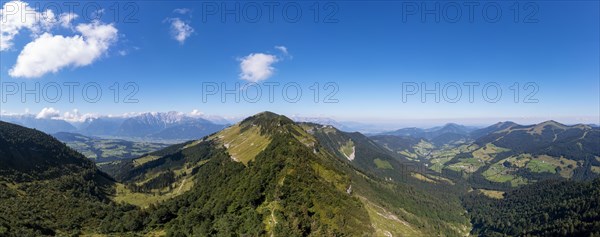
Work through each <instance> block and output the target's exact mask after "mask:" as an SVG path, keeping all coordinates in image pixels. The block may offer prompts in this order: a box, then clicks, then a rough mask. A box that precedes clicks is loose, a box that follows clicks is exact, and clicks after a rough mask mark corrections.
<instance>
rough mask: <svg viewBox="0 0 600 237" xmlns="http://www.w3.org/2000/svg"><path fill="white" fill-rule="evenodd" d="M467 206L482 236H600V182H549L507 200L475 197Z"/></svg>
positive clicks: (469, 198) (466, 199)
mask: <svg viewBox="0 0 600 237" xmlns="http://www.w3.org/2000/svg"><path fill="white" fill-rule="evenodd" d="M463 202H464V204H465V207H466V208H467V210H468V212H469V214H470V216H471V221H472V223H473V231H472V233H473V234H476V235H482V236H600V179H596V180H594V181H591V182H574V181H556V180H548V181H543V182H539V183H536V184H532V185H526V186H524V187H521V188H519V189H516V190H514V191H511V192H508V193H506V194H505V196H504V198H503V199H493V198H489V197H486V196H484V195H479V194H476V193H475V192H472V193H471V194H469V195H467V196H465V197H464V199H463Z"/></svg>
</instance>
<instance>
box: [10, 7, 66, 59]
mask: <svg viewBox="0 0 600 237" xmlns="http://www.w3.org/2000/svg"><path fill="white" fill-rule="evenodd" d="M55 23H56V19H55V15H54V13H53V12H52V11H51V10H50V9H48V10H46V11H45V12H38V11H36V9H34V8H32V7H30V6H29V4H28V3H26V2H22V1H10V2H7V3H5V4H4V5H3V6H2V8H1V9H0V51H4V50H8V49H10V48H11V47H12V46H13V39H14V38H15V36H17V35H18V34H19V32H20V31H21V30H22V29H29V30H30V31H31V33H32V34H33V35H34V36H35V35H37V34H39V33H40V31H42V30H48V29H50V28H51V27H52V26H53V25H54V24H55Z"/></svg>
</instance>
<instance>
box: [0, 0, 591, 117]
mask: <svg viewBox="0 0 600 237" xmlns="http://www.w3.org/2000/svg"><path fill="white" fill-rule="evenodd" d="M6 3H7V2H6V1H2V5H3V6H4V15H3V20H5V19H8V17H9V16H8V15H14V14H18V13H17V12H15V11H14V9H12V8H7V7H6V6H7V5H6ZM27 3H28V6H29V7H31V8H32V9H34V10H35V11H37V12H44V11H46V10H48V9H51V10H53V14H54V17H55V19H56V21H54V23H53V25H50V26H49V24H44V21H43V20H39V19H38V21H37V22H33V23H32V24H30V25H26V26H23V24H21V25H20V26H18V27H17V29H18V30H17V31H16V33H14V34H13V35H14V37H12V38H11V39H10V42H8V43H7V41H6V36H5V34H8V33H6V32H3V37H5V38H4V40H5V41H3V44H5V45H4V46H3V50H2V51H1V62H0V79H1V81H2V83H3V87H2V93H3V98H2V104H1V109H2V111H3V113H4V114H11V113H24V112H25V111H26V110H27V111H29V113H34V114H35V113H38V112H39V111H40V110H42V109H43V108H54V109H55V110H58V111H60V113H59V114H61V116H63V114H64V113H65V112H72V110H73V109H77V110H78V112H79V113H80V114H86V113H90V114H104V115H106V114H113V115H117V114H123V113H132V112H147V111H172V110H175V111H181V112H186V113H189V112H191V111H192V110H198V111H201V112H202V113H205V114H213V115H221V116H226V117H243V116H247V115H251V114H254V113H257V112H260V111H264V110H270V111H274V112H278V113H283V114H286V115H300V116H311V117H332V118H335V119H338V120H342V121H344V120H346V121H347V120H352V121H363V122H372V123H395V122H398V121H412V122H415V121H432V122H431V123H436V122H435V121H448V122H450V121H452V122H463V123H474V124H475V123H491V122H492V121H499V120H516V121H519V120H522V121H531V122H535V121H538V120H539V121H541V120H547V119H555V120H558V121H561V122H565V123H576V122H585V123H600V121H599V117H600V96H599V94H600V93H599V92H600V72H599V66H600V62H599V58H600V48H599V42H600V32H599V29H600V25H599V17H600V13H599V9H600V8H599V4H598V2H597V1H580V2H572V1H568V2H567V1H564V2H563V1H551V2H532V3H533V4H530V5H527V4H526V3H523V2H520V3H519V4H518V6H517V5H515V2H501V3H497V4H496V5H494V4H487V2H480V3H479V5H478V6H475V7H474V10H473V13H474V15H473V20H472V21H471V20H470V19H469V15H468V14H469V7H468V6H466V5H465V3H464V2H456V3H457V5H452V4H451V5H448V3H447V2H435V1H431V2H426V3H424V4H426V5H422V3H421V2H409V1H393V2H392V1H376V2H369V1H350V2H318V5H315V3H316V2H312V1H302V2H292V3H293V4H288V5H284V3H280V4H279V6H275V7H273V11H272V12H273V13H274V18H273V20H272V22H271V21H270V19H269V15H268V14H269V9H270V8H269V7H267V6H266V5H265V4H267V5H268V4H269V2H257V3H258V5H249V3H246V2H241V1H240V2H236V1H228V2H226V3H224V4H226V5H225V7H226V8H229V9H231V8H234V7H235V4H240V5H239V6H240V11H239V12H235V13H231V14H227V15H225V21H223V19H222V15H221V14H222V13H223V11H224V8H223V5H221V4H222V3H221V2H209V1H151V2H139V3H136V4H133V5H126V3H124V2H110V1H109V2H99V3H96V2H83V3H81V5H80V6H75V7H74V8H73V9H74V11H73V12H72V13H74V14H76V15H77V16H78V17H75V18H74V19H73V20H72V21H60V19H63V18H61V16H66V15H61V13H69V12H70V11H69V10H68V7H67V6H65V5H64V3H63V2H53V3H56V5H51V6H50V5H48V3H47V2H27ZM12 4H14V3H12ZM36 4H37V5H36ZM91 4H93V5H91ZM435 4H439V8H438V9H439V10H440V11H439V12H437V13H435V14H428V15H427V14H426V15H424V16H425V19H424V20H423V19H422V13H423V7H426V8H428V9H432V8H435ZM486 4H487V5H486ZM15 6H23V5H22V4H21V5H15ZM56 6H60V8H56ZM97 6H100V8H97ZM257 6H258V7H260V9H261V12H262V15H261V16H260V18H259V19H257V22H249V20H252V19H251V18H254V16H255V13H254V12H255V10H256V7H257ZM209 7H212V8H211V9H212V10H214V11H209V10H211V9H208V8H209ZM316 7H318V9H319V12H318V14H317V13H316V12H315V10H314V9H316ZM457 7H459V8H458V9H460V11H461V15H460V16H461V17H460V19H458V20H456V21H457V22H451V21H452V19H454V18H455V16H456V9H457ZM117 8H118V9H117ZM284 8H286V9H287V13H288V15H286V16H287V18H286V16H283V15H284V12H285V11H284ZM484 8H485V9H487V11H484V10H483V9H484ZM496 8H498V9H500V10H501V11H502V13H501V17H500V18H498V19H496V20H494V18H495V13H494V12H495V10H496ZM100 9H103V10H100ZM296 9H301V10H302V15H301V16H299V17H297V19H294V18H296V17H295V13H294V12H295V10H296ZM516 9H518V10H516ZM97 10H100V11H97ZM245 10H246V11H245ZM516 11H517V12H518V16H516V15H515V13H516ZM486 12H487V13H486ZM115 13H118V14H115ZM315 14H316V15H318V19H317V20H318V22H315V20H316V19H315ZM484 15H485V17H484ZM98 16H100V17H98ZM11 17H12V16H11ZM236 17H239V18H240V20H239V22H236V20H235V18H236ZM436 17H439V18H440V20H439V22H436V19H435V18H436ZM515 17H516V18H515ZM25 18H26V19H28V20H29V18H27V17H25ZM94 19H95V20H94ZM515 19H516V20H517V21H518V22H515ZM31 20H32V21H35V19H31ZM294 20H297V22H292V21H294ZM492 21H496V22H492ZM62 23H64V25H63V24H62ZM7 24H12V25H10V26H8V25H7ZM2 26H3V27H2V29H3V30H5V31H6V29H9V30H12V29H13V28H14V27H15V26H14V23H10V22H9V23H4V22H3V25H2ZM86 26H87V28H85V27H86ZM9 27H13V28H9ZM103 27H104V28H103ZM9 33H11V32H9ZM59 36H60V37H59ZM77 43H79V44H80V45H78V47H71V46H72V45H71V44H77ZM9 44H10V45H9ZM26 46H30V47H26ZM34 46H36V47H34ZM280 46H283V47H285V49H286V50H287V53H286V52H284V50H283V48H282V47H280ZM46 49H53V50H55V51H52V50H46ZM48 52H56V53H55V54H54V55H48ZM63 54H64V55H63ZM40 55H41V56H40ZM56 55H58V56H56ZM19 58H22V60H21V61H20V62H19V61H18V60H19ZM244 65H246V66H245V67H244ZM11 71H12V72H11ZM470 82H477V83H479V86H477V87H475V89H474V96H473V99H474V101H473V102H472V103H471V102H470V101H469V98H468V96H467V95H468V88H467V87H465V86H464V83H470ZM23 83H24V84H23ZM36 83H38V84H39V85H40V91H38V92H37V93H38V94H39V95H40V96H41V97H42V98H41V99H40V102H39V103H38V102H36V101H34V96H33V95H27V96H26V98H25V99H26V101H25V102H23V101H22V100H21V94H20V92H21V90H23V89H24V88H23V87H27V88H30V89H31V88H34V87H35V85H36ZM53 83H55V84H53ZM64 83H80V84H79V87H76V88H75V89H74V92H75V96H74V98H73V101H72V102H71V101H69V98H68V96H67V93H68V88H67V87H64V86H63V85H64ZM89 83H97V84H93V85H99V87H100V88H101V90H102V96H101V97H100V99H99V101H97V102H93V103H92V102H90V101H86V100H85V99H84V98H82V96H81V93H83V91H82V87H83V86H84V85H90V84H89ZM115 83H118V85H119V88H120V89H119V97H118V101H119V102H118V103H115V102H114V90H111V86H112V85H115ZM127 83H133V84H131V85H133V86H132V87H129V88H124V86H125V85H128V84H127ZM203 83H204V85H207V84H211V85H214V84H215V83H216V85H219V86H222V85H225V86H227V87H229V89H232V88H234V87H235V85H236V83H239V84H240V85H241V86H242V87H243V85H247V84H248V83H257V84H252V85H259V86H260V88H261V89H262V97H261V98H260V99H259V100H258V101H256V102H255V103H253V102H251V101H246V100H244V98H243V95H244V93H248V95H249V97H253V95H254V94H253V93H255V91H256V90H255V88H256V87H249V88H246V89H244V88H239V89H237V90H236V89H233V91H237V93H239V94H240V96H241V99H240V101H239V102H235V101H234V97H233V95H227V97H226V98H227V101H225V103H223V102H222V101H221V98H220V97H221V95H220V93H219V92H218V93H217V94H216V95H207V96H206V99H207V100H206V101H203ZM265 83H279V86H278V87H275V88H274V93H275V96H274V98H273V102H271V101H270V100H269V98H268V96H267V94H268V87H266V86H265ZM288 83H297V84H288ZM315 83H318V85H319V87H318V88H319V90H318V91H319V97H318V101H319V102H318V103H315V101H314V94H315V90H314V89H315V87H311V86H314V85H315ZM327 83H332V84H330V85H332V86H330V87H327V88H325V87H324V86H325V85H326V84H327ZM415 83H416V85H418V86H419V87H422V86H423V85H425V86H426V87H428V88H429V89H433V88H435V84H436V83H439V85H440V90H439V93H438V95H440V94H441V95H440V96H442V95H446V96H447V97H450V98H454V97H455V96H454V95H455V91H456V88H455V87H453V85H459V86H460V89H461V92H462V96H461V97H459V99H458V100H457V101H456V103H451V102H449V101H446V100H444V97H441V99H440V102H439V103H436V102H435V101H434V95H426V101H425V102H422V101H421V95H420V91H421V90H419V91H418V92H416V94H414V95H412V94H411V95H406V101H403V84H404V85H405V86H406V85H408V84H412V85H415ZM490 83H493V84H490ZM515 83H518V88H519V89H518V91H519V97H518V101H519V102H518V103H515V101H514V95H515V90H514V89H515V87H511V86H513V85H515ZM527 83H530V84H527ZM286 84H287V85H295V86H299V88H301V89H302V96H301V97H300V99H299V101H297V102H295V103H291V102H289V101H286V100H285V98H283V97H282V96H281V94H282V93H283V89H282V88H283V86H284V85H286ZM486 84H487V85H494V86H499V88H500V89H501V90H502V95H501V96H500V97H499V100H498V101H497V102H495V103H491V102H488V101H486V99H490V98H494V97H495V93H493V92H494V91H495V90H496V89H497V87H491V90H488V92H489V91H492V93H491V94H488V97H484V96H483V95H482V91H481V90H482V87H483V86H484V85H486ZM14 85H17V86H18V89H19V91H18V92H16V94H14V93H13V92H11V91H10V90H11V89H13V88H12V87H11V86H14ZM52 85H60V86H61V92H62V95H61V96H60V99H59V100H58V101H56V102H53V101H47V100H45V99H44V98H45V97H44V91H43V90H42V88H44V87H48V88H50V89H52V88H51V87H52ZM525 85H530V87H527V88H524V86H525ZM444 87H447V88H446V89H448V91H446V92H447V93H446V94H444V91H443V88H444ZM94 88H95V87H93V88H92V89H94ZM112 88H113V89H114V87H112ZM134 88H135V89H137V92H136V93H135V95H134V96H133V97H132V98H133V99H136V100H137V102H135V101H133V102H135V103H123V100H124V99H125V96H126V95H127V94H129V93H131V92H132V91H133V90H134ZM290 88H291V89H290ZM290 88H288V89H290V90H291V91H292V92H293V91H294V89H295V88H296V87H290ZM311 88H312V89H311ZM511 88H513V89H512V90H511ZM221 89H222V88H221ZM405 89H406V88H405ZM420 89H422V88H420ZM290 90H288V92H289V91H290ZM334 90H336V91H337V92H336V93H335V94H334V96H333V97H330V99H334V100H332V101H330V102H334V103H324V100H325V96H326V95H329V94H330V93H332V92H333V91H334ZM534 90H535V94H534V95H533V96H532V97H530V99H537V102H536V103H523V100H524V99H525V97H526V96H527V95H529V94H530V93H532V92H533V91H534ZM405 92H406V91H405ZM48 93H49V94H50V95H49V97H53V93H52V92H48ZM13 94H14V95H13ZM204 94H205V95H206V93H204ZM92 97H93V95H92ZM294 97H295V93H291V94H289V98H294ZM289 98H288V99H289ZM335 100H337V102H335ZM407 123H408V122H407Z"/></svg>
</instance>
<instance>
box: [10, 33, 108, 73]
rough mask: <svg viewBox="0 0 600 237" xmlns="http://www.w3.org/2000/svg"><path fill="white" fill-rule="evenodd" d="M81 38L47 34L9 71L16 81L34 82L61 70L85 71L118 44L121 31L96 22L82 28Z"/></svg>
mask: <svg viewBox="0 0 600 237" xmlns="http://www.w3.org/2000/svg"><path fill="white" fill-rule="evenodd" d="M76 30H77V31H78V32H79V33H81V35H74V36H66V37H65V36H62V35H52V34H50V33H44V34H42V35H41V36H40V37H38V38H37V39H35V40H34V41H32V42H30V43H28V44H27V45H26V46H25V48H23V51H21V53H20V54H19V56H18V57H17V63H16V65H15V66H14V67H13V68H11V69H10V70H9V75H10V76H12V77H25V78H34V77H40V76H43V75H44V74H46V73H49V72H52V73H56V72H58V71H59V70H60V69H62V68H65V67H68V66H73V67H81V66H86V65H89V64H91V63H93V62H94V61H95V60H97V59H98V58H99V57H100V56H102V55H103V54H104V53H105V52H106V51H107V50H108V48H109V46H110V45H111V44H112V43H113V42H114V41H116V40H117V29H116V28H115V27H114V26H113V25H112V24H102V23H100V22H98V21H94V22H92V23H89V24H79V25H77V27H76Z"/></svg>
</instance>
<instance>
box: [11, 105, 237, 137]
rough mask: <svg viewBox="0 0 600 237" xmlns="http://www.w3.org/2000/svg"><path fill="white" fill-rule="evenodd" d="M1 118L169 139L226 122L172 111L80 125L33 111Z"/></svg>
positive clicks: (54, 129) (49, 129)
mask: <svg viewBox="0 0 600 237" xmlns="http://www.w3.org/2000/svg"><path fill="white" fill-rule="evenodd" d="M2 120H3V121H7V122H11V123H15V124H19V125H23V126H25V127H29V128H35V129H37V130H40V131H43V132H46V133H50V134H54V133H59V132H71V133H72V132H76V133H80V134H83V135H87V136H109V137H119V138H124V139H129V138H131V139H145V140H166V141H182V140H194V139H199V138H202V137H204V136H206V135H209V134H211V133H214V132H217V131H219V130H221V129H223V128H225V127H226V126H227V125H226V124H217V123H214V122H211V121H209V120H207V119H204V118H201V117H192V116H188V115H186V114H184V113H179V112H173V111H172V112H166V113H161V112H151V113H143V114H140V115H137V116H134V117H130V118H122V117H98V118H89V119H87V120H85V121H84V122H81V123H77V124H76V125H77V127H76V126H74V125H73V124H71V123H69V122H67V121H64V120H60V119H48V118H36V117H35V116H34V115H18V116H2ZM219 121H220V122H222V120H219Z"/></svg>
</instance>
